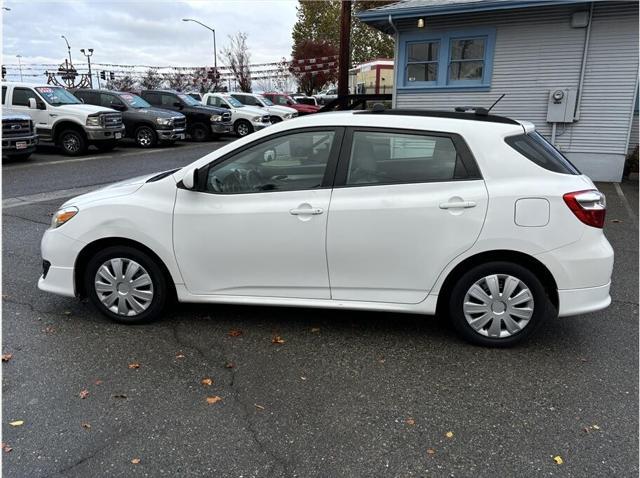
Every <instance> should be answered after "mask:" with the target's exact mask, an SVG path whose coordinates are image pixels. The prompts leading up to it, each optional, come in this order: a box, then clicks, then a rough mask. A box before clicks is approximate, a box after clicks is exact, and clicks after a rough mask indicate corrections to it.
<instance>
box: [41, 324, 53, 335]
mask: <svg viewBox="0 0 640 478" xmlns="http://www.w3.org/2000/svg"><path fill="white" fill-rule="evenodd" d="M44 333H45V334H47V335H51V334H55V333H56V329H55V327H53V325H47V326H46V327H45V328H44Z"/></svg>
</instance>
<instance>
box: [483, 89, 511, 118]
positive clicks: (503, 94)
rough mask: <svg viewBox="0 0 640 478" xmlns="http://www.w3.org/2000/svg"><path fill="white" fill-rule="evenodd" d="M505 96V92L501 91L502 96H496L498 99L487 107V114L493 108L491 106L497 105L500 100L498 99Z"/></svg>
mask: <svg viewBox="0 0 640 478" xmlns="http://www.w3.org/2000/svg"><path fill="white" fill-rule="evenodd" d="M505 96H507V94H506V93H502V96H501V97H500V98H498V99H497V100H496V101H495V102H494V103H493V104H492V105H491V106H490V107H489V109H488V110H487V114H488V113H489V112H490V111H491V110H492V109H493V107H494V106H495V105H497V104H498V103H499V102H500V100H501V99H502V98H504V97H505Z"/></svg>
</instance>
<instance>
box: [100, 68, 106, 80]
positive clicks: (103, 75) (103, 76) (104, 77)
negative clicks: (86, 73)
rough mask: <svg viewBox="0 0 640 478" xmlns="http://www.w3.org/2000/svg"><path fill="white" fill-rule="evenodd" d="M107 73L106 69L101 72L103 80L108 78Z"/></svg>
mask: <svg viewBox="0 0 640 478" xmlns="http://www.w3.org/2000/svg"><path fill="white" fill-rule="evenodd" d="M105 73H106V71H104V70H102V71H101V72H100V79H101V80H106V79H107V77H106V75H105Z"/></svg>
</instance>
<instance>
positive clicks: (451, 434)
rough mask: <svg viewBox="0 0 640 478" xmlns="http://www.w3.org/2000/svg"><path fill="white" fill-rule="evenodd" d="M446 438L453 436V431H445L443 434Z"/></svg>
mask: <svg viewBox="0 0 640 478" xmlns="http://www.w3.org/2000/svg"><path fill="white" fill-rule="evenodd" d="M444 436H446V437H447V438H453V432H447V433H445V434H444Z"/></svg>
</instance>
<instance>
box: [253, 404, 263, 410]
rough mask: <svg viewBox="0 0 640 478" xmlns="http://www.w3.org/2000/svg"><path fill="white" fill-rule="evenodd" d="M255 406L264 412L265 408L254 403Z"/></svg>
mask: <svg viewBox="0 0 640 478" xmlns="http://www.w3.org/2000/svg"><path fill="white" fill-rule="evenodd" d="M253 406H254V407H256V408H257V409H259V410H264V407H263V406H262V405H258V404H257V403H254V404H253Z"/></svg>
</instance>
